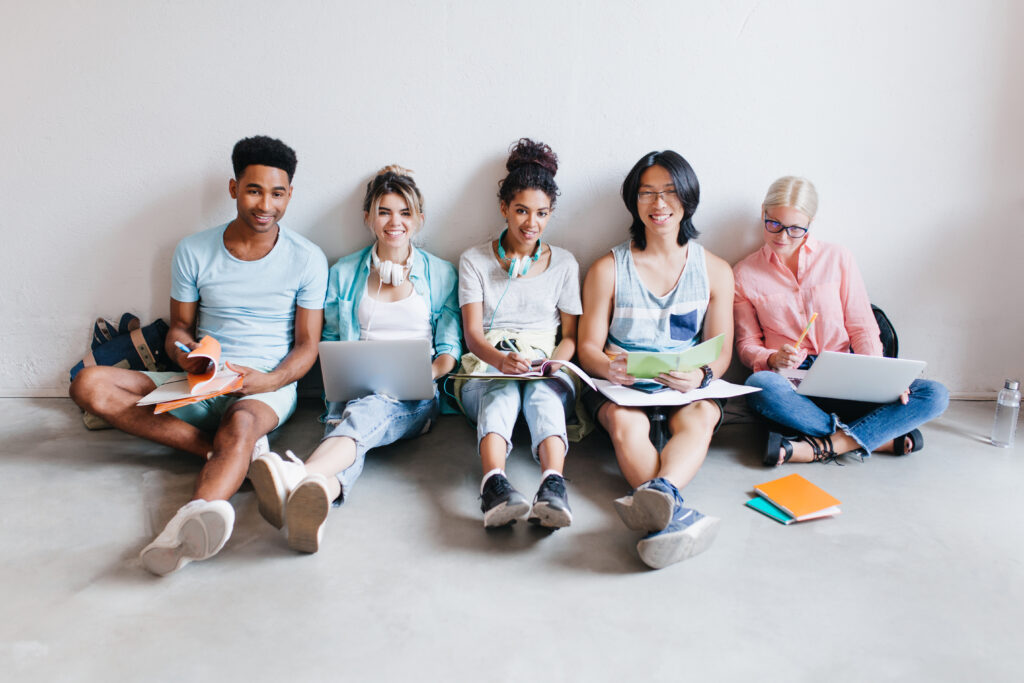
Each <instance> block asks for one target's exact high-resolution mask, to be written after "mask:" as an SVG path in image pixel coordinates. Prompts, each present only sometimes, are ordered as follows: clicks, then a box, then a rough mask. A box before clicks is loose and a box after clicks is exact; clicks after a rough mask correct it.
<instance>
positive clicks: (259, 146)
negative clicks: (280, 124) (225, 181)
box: [231, 135, 299, 183]
mask: <svg viewBox="0 0 1024 683" xmlns="http://www.w3.org/2000/svg"><path fill="white" fill-rule="evenodd" d="M298 163H299V160H298V158H297V157H296V156H295V150H294V149H292V148H291V147H289V146H288V145H286V144H284V143H283V142H281V141H280V140H278V139H277V138H271V137H267V136H266V135H254V136H253V137H251V138H243V139H241V140H239V141H238V142H236V143H235V148H234V149H233V150H232V151H231V165H232V167H234V169H235V180H238V179H239V178H241V177H242V174H243V173H245V169H247V168H249V167H250V166H253V165H256V166H271V167H273V168H279V169H281V170H282V171H284V172H285V173H287V174H288V182H289V183H290V182H292V178H294V177H295V166H296V165H297V164H298Z"/></svg>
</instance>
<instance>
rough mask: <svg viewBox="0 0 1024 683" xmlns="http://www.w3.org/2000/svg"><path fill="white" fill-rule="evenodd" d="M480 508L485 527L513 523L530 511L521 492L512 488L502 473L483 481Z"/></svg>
mask: <svg viewBox="0 0 1024 683" xmlns="http://www.w3.org/2000/svg"><path fill="white" fill-rule="evenodd" d="M480 499H481V502H480V510H481V511H483V513H484V526H485V527H488V528H490V527H498V526H505V525H507V524H515V522H516V520H517V519H522V518H523V517H525V516H526V514H527V513H528V512H529V511H530V504H529V503H528V502H526V498H525V497H523V494H521V493H519V491H516V490H515V489H514V488H512V484H511V483H510V482H509V480H508V478H507V477H505V475H503V474H495V475H493V476H491V477H488V479H487V481H486V482H484V491H483V493H481V494H480Z"/></svg>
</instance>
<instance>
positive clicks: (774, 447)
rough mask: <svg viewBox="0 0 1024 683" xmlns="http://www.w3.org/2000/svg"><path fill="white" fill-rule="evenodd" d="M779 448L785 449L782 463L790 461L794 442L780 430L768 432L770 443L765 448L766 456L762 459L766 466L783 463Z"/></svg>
mask: <svg viewBox="0 0 1024 683" xmlns="http://www.w3.org/2000/svg"><path fill="white" fill-rule="evenodd" d="M779 449H782V450H784V451H785V454H784V455H783V456H782V463H787V462H789V459H790V458H792V457H793V444H792V443H790V441H789V439H787V438H786V437H784V436H783V435H782V434H779V433H778V432H768V444H767V445H766V446H765V448H764V457H763V458H762V459H761V462H762V463H764V466H765V467H777V466H779V465H781V464H782V463H780V462H779Z"/></svg>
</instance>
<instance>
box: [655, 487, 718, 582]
mask: <svg viewBox="0 0 1024 683" xmlns="http://www.w3.org/2000/svg"><path fill="white" fill-rule="evenodd" d="M720 521H721V520H719V519H718V517H708V516H706V515H702V514H701V513H699V512H697V511H696V510H694V509H693V508H688V507H686V506H684V505H683V499H682V498H680V499H679V504H678V505H676V506H675V509H674V510H673V511H672V521H671V522H670V523H669V524H668V526H666V527H665V528H664V529H662V530H661V531H657V532H655V533H652V534H648V535H647V536H644V537H643V538H642V539H640V542H639V543H637V544H636V551H637V552H638V553H639V554H640V559H641V560H643V561H644V564H646V565H647V566H648V567H651V568H653V569H661V568H662V567H667V566H669V565H670V564H675V563H676V562H682V561H683V560H686V559H689V558H691V557H693V556H694V555H697V554H699V553H702V552H704V551H705V550H707V549H708V548H709V547H710V546H711V543H712V542H713V541H714V540H715V534H717V533H718V523H719V522H720Z"/></svg>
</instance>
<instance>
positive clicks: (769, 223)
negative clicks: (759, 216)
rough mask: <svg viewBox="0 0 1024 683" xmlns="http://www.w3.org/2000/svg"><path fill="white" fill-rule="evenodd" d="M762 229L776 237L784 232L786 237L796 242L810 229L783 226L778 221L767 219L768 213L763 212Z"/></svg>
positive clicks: (798, 226)
mask: <svg viewBox="0 0 1024 683" xmlns="http://www.w3.org/2000/svg"><path fill="white" fill-rule="evenodd" d="M764 229H765V230H767V231H768V232H770V233H771V234H773V235H777V234H779V233H780V232H782V231H783V230H785V231H786V234H787V235H789V236H790V237H792V238H793V239H795V240H798V239H800V238H801V237H803V236H804V235H806V234H807V231H808V230H809V229H810V228H805V227H803V226H802V225H783V224H782V223H780V222H778V221H773V220H772V219H771V218H768V212H767V211H765V213H764Z"/></svg>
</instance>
